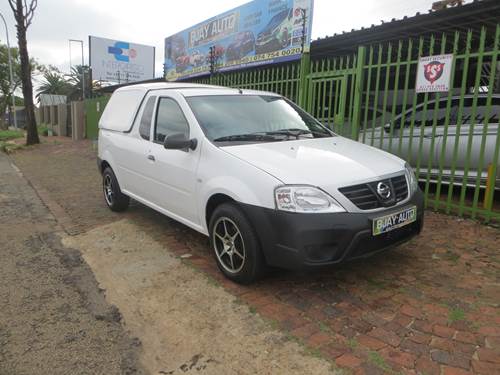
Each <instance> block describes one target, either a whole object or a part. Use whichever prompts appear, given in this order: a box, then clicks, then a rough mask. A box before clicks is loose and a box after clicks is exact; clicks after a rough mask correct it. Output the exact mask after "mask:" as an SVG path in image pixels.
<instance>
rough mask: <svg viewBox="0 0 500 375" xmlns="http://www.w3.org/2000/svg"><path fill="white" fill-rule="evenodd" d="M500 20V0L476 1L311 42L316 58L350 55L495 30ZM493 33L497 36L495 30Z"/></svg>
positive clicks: (313, 55)
mask: <svg viewBox="0 0 500 375" xmlns="http://www.w3.org/2000/svg"><path fill="white" fill-rule="evenodd" d="M499 20H500V1H499V0H475V1H473V2H471V3H468V4H465V5H462V6H457V7H452V8H445V9H441V10H436V11H429V13H424V14H421V13H417V14H415V15H414V16H412V17H407V16H405V17H403V18H402V19H398V20H396V19H394V18H393V19H392V20H391V21H390V22H382V24H380V25H372V26H371V27H368V28H361V29H360V30H351V31H350V32H344V33H342V34H335V35H333V36H330V37H325V38H320V39H317V40H315V41H313V42H312V44H311V55H312V57H313V58H318V57H326V56H339V55H348V54H351V53H354V52H356V50H357V48H358V46H361V45H364V46H367V45H372V44H378V43H387V42H393V41H399V40H405V39H410V38H419V37H430V36H431V35H435V36H440V35H441V34H442V33H447V34H451V33H454V32H455V31H457V30H458V31H463V32H466V31H467V30H473V31H476V32H477V33H479V31H480V29H481V28H482V27H486V28H487V29H490V30H495V28H496V26H497V24H498V23H499ZM489 33H491V31H490V32H489ZM492 34H493V35H494V31H493V32H492ZM476 35H477V34H476Z"/></svg>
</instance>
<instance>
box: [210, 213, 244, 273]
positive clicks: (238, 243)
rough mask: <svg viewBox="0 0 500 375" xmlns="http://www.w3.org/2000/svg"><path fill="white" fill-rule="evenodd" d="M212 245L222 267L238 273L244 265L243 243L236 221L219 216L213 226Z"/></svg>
mask: <svg viewBox="0 0 500 375" xmlns="http://www.w3.org/2000/svg"><path fill="white" fill-rule="evenodd" d="M213 228H214V229H213V246H214V250H215V254H216V256H217V259H218V260H219V263H220V264H221V265H222V267H223V268H224V269H225V270H226V271H227V272H230V273H238V272H239V271H241V269H242V268H243V266H244V265H245V259H246V252H245V243H244V241H243V237H242V235H241V232H240V230H239V229H238V226H237V225H236V223H235V222H234V221H233V220H231V219H229V218H227V217H221V218H219V219H218V220H217V222H216V223H215V225H214V227H213Z"/></svg>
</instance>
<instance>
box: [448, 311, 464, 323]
mask: <svg viewBox="0 0 500 375" xmlns="http://www.w3.org/2000/svg"><path fill="white" fill-rule="evenodd" d="M464 319H465V312H464V311H463V310H462V309H459V308H453V309H451V310H450V312H449V313H448V321H449V322H450V323H453V322H458V321H460V320H464Z"/></svg>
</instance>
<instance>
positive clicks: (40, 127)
mask: <svg viewBox="0 0 500 375" xmlns="http://www.w3.org/2000/svg"><path fill="white" fill-rule="evenodd" d="M38 134H40V135H43V136H44V137H47V136H48V135H49V128H48V127H46V126H45V125H38Z"/></svg>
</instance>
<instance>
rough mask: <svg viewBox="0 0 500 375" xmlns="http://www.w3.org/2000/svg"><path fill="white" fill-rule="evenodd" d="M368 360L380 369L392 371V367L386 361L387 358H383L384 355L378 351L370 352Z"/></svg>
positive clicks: (387, 371)
mask: <svg viewBox="0 0 500 375" xmlns="http://www.w3.org/2000/svg"><path fill="white" fill-rule="evenodd" d="M368 360H369V361H370V362H371V363H373V364H374V365H375V366H377V367H378V368H379V369H381V370H384V372H386V373H392V369H391V367H390V366H389V365H388V364H387V363H386V362H385V359H384V358H382V356H381V355H380V354H378V353H377V352H370V353H368Z"/></svg>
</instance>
